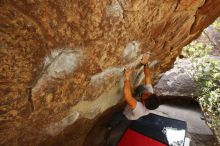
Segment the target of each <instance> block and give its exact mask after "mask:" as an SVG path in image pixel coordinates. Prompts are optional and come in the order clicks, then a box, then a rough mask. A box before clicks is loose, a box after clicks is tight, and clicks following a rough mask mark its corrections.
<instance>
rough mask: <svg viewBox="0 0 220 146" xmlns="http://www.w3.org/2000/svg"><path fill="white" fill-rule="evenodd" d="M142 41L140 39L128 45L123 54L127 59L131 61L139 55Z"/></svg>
mask: <svg viewBox="0 0 220 146" xmlns="http://www.w3.org/2000/svg"><path fill="white" fill-rule="evenodd" d="M139 46H140V43H139V42H138V41H133V42H130V43H128V44H127V45H126V47H125V49H124V52H123V56H124V58H125V59H126V60H128V61H131V60H132V59H134V58H136V57H137V56H138V52H139Z"/></svg>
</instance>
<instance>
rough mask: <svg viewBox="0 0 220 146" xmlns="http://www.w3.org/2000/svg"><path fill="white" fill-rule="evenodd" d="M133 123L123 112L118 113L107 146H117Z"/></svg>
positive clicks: (111, 125) (112, 123) (112, 124)
mask: <svg viewBox="0 0 220 146" xmlns="http://www.w3.org/2000/svg"><path fill="white" fill-rule="evenodd" d="M131 122H132V121H131V120H128V119H127V118H126V117H125V116H124V115H123V114H122V112H118V113H116V114H115V116H114V117H113V120H112V122H111V124H110V127H111V131H110V133H109V136H108V139H107V143H106V146H117V144H118V142H119V140H120V139H121V137H122V136H123V134H124V133H125V132H126V129H127V128H128V127H129V125H130V123H131Z"/></svg>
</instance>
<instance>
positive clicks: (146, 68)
mask: <svg viewBox="0 0 220 146" xmlns="http://www.w3.org/2000/svg"><path fill="white" fill-rule="evenodd" d="M144 74H145V85H149V84H152V81H151V74H150V68H149V66H148V64H146V65H144Z"/></svg>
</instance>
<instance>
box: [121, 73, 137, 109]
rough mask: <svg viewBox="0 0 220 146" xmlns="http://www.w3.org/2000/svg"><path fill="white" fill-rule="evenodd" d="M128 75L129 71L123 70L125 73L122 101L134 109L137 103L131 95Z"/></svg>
mask: <svg viewBox="0 0 220 146" xmlns="http://www.w3.org/2000/svg"><path fill="white" fill-rule="evenodd" d="M130 74H131V70H129V69H125V72H124V99H125V101H126V102H127V104H128V105H129V106H130V107H131V108H132V109H135V107H136V104H137V101H136V100H135V98H134V97H133V96H132V94H131V84H130Z"/></svg>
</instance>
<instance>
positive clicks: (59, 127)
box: [46, 111, 79, 136]
mask: <svg viewBox="0 0 220 146" xmlns="http://www.w3.org/2000/svg"><path fill="white" fill-rule="evenodd" d="M78 118H79V113H78V112H76V111H74V112H71V113H70V114H69V115H68V116H67V117H65V118H63V119H62V120H61V121H59V122H56V123H52V124H50V125H49V126H48V127H47V128H46V132H47V134H49V135H51V136H56V135H57V134H59V133H60V132H62V131H63V130H64V128H66V127H67V126H69V125H72V124H73V123H74V122H75V121H76V120H77V119H78Z"/></svg>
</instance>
